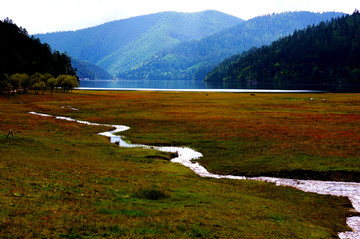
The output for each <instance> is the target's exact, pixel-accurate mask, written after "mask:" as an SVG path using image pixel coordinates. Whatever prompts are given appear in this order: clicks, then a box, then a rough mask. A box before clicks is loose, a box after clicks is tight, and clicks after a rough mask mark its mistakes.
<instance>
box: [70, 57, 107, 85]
mask: <svg viewBox="0 0 360 239" xmlns="http://www.w3.org/2000/svg"><path fill="white" fill-rule="evenodd" d="M71 63H72V65H73V67H74V68H75V69H76V74H77V76H78V77H79V78H89V79H95V80H97V79H112V78H114V77H113V76H112V75H110V74H109V73H108V72H107V71H105V70H104V69H103V68H101V67H99V66H97V65H95V64H93V63H90V62H87V61H81V60H78V59H75V58H71Z"/></svg>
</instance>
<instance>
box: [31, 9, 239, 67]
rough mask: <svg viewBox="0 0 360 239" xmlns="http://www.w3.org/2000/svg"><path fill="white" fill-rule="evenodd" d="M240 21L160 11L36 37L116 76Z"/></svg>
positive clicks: (208, 13) (210, 13) (216, 14)
mask: <svg viewBox="0 0 360 239" xmlns="http://www.w3.org/2000/svg"><path fill="white" fill-rule="evenodd" d="M240 22H242V20H241V19H239V18H236V17H233V16H230V15H227V14H224V13H221V12H217V11H204V12H198V13H179V12H162V13H157V14H151V15H145V16H139V17H133V18H129V19H124V20H118V21H113V22H109V23H105V24H102V25H99V26H96V27H91V28H87V29H82V30H78V31H68V32H55V33H47V34H39V35H36V37H38V38H40V39H41V41H42V42H46V43H48V44H50V45H51V47H52V48H54V49H57V50H60V51H66V52H67V53H68V54H69V55H71V56H72V57H74V58H77V59H80V60H85V61H88V62H91V63H94V64H96V65H98V66H100V67H102V68H104V69H105V70H106V71H108V72H109V73H111V74H116V73H120V72H124V71H127V70H130V69H132V68H134V67H137V66H139V65H141V64H142V63H143V62H146V61H147V60H149V59H150V58H151V57H152V56H153V55H154V54H157V53H158V52H160V51H162V50H164V49H167V48H170V47H173V46H175V45H176V44H178V43H181V42H184V41H189V40H196V39H201V38H203V37H205V36H209V35H211V34H213V33H215V32H218V31H220V30H223V29H225V28H229V27H232V26H234V25H236V24H238V23H240Z"/></svg>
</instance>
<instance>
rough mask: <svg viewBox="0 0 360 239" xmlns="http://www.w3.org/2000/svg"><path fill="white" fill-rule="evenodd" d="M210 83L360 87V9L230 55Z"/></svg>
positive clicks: (244, 85) (323, 87)
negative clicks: (349, 14) (232, 55)
mask: <svg viewBox="0 0 360 239" xmlns="http://www.w3.org/2000/svg"><path fill="white" fill-rule="evenodd" d="M206 81H208V82H215V81H223V82H226V83H236V84H238V85H239V87H241V88H247V87H259V86H260V87H261V86H262V85H266V86H267V88H269V87H270V88H277V87H280V88H291V87H292V88H297V87H298V86H297V85H305V88H307V89H326V90H335V91H336V90H340V91H343V90H349V89H350V90H352V91H358V90H360V13H359V11H355V12H354V13H353V15H351V16H343V17H340V18H337V19H333V20H331V21H327V22H321V23H320V24H319V25H317V26H309V27H307V28H306V29H304V30H301V31H295V32H294V34H293V35H292V36H288V37H284V38H281V39H279V40H278V41H275V42H274V43H272V44H271V45H270V46H266V47H265V46H264V47H261V48H257V49H252V50H250V51H248V52H246V53H244V54H242V55H238V56H234V57H232V58H231V59H227V60H226V61H224V62H223V63H222V64H220V65H219V66H218V67H217V68H215V69H214V70H213V71H212V72H210V73H209V74H208V75H207V77H206Z"/></svg>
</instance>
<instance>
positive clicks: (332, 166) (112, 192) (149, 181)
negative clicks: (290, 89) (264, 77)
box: [0, 92, 359, 238]
mask: <svg viewBox="0 0 360 239" xmlns="http://www.w3.org/2000/svg"><path fill="white" fill-rule="evenodd" d="M313 97H314V96H313ZM318 97H319V98H320V97H323V95H321V96H318ZM330 97H331V98H330ZM284 98H286V99H284ZM307 98H308V97H307V95H281V94H279V95H277V94H275V95H271V94H269V95H258V94H257V95H256V97H250V96H248V95H247V94H208V95H206V94H204V93H159V92H96V93H94V92H75V93H73V94H57V93H55V94H54V95H53V96H50V95H45V96H34V95H17V96H15V97H14V98H11V99H7V98H5V97H1V98H0V130H1V131H0V132H1V134H0V155H1V160H0V178H1V185H0V198H1V199H2V200H1V201H0V208H1V210H0V237H2V238H14V237H15V238H16V237H17V238H19V237H28V238H39V237H45V238H74V237H90V238H100V237H114V238H116V237H124V238H145V237H148V238H189V237H190V238H191V237H203V238H330V237H336V235H337V233H338V232H339V231H345V230H347V229H348V228H347V226H346V224H345V218H346V216H347V215H349V214H350V212H349V209H350V206H351V205H350V204H349V201H348V200H347V199H345V198H338V197H330V196H325V195H317V194H312V193H304V192H300V191H298V190H295V189H293V188H288V187H277V186H275V185H272V184H268V183H264V182H252V181H234V180H225V179H221V180H217V179H208V178H201V177H199V176H197V175H195V174H194V173H193V172H192V171H190V170H189V169H187V168H185V167H183V166H182V165H179V164H174V163H171V162H170V161H169V159H170V158H171V155H170V154H166V153H161V152H158V151H154V150H145V149H129V148H120V147H118V146H116V145H113V144H110V143H109V142H108V139H107V138H105V137H102V136H99V135H97V133H98V132H103V131H106V130H108V128H107V127H102V126H101V127H100V126H99V127H93V126H86V125H80V124H77V123H73V122H67V121H61V120H56V119H54V118H47V117H40V116H34V115H30V114H28V113H27V112H28V111H37V112H42V113H48V114H52V115H66V116H71V117H73V118H76V119H82V120H88V121H91V122H99V123H110V124H125V125H128V126H130V127H131V130H129V131H128V132H125V134H126V136H127V137H128V139H130V140H131V141H133V142H136V143H148V144H152V145H157V144H164V145H177V146H181V145H184V146H191V147H192V148H195V149H197V150H199V151H200V152H202V153H203V154H204V158H203V159H201V160H200V161H201V163H202V164H204V165H206V167H207V168H208V169H209V170H210V171H213V172H223V173H231V172H234V171H236V170H237V172H238V173H242V172H251V173H254V174H256V173H263V172H265V173H274V172H282V170H284V168H285V169H302V170H308V169H310V170H311V172H312V173H314V172H315V173H316V172H321V170H324V171H329V170H335V171H339V170H342V171H344V172H345V173H344V175H347V176H349V175H352V174H353V172H356V171H358V162H357V161H356V160H355V159H356V157H357V156H358V153H357V151H356V149H358V147H359V146H358V144H359V143H358V141H356V140H355V139H356V137H358V135H359V134H358V131H359V129H358V124H359V123H358V122H359V121H357V119H358V113H359V111H358V107H359V106H358V104H357V102H358V99H359V96H358V95H356V94H355V95H329V96H326V98H330V99H329V103H328V104H326V105H325V106H324V105H323V104H321V103H319V102H315V103H314V104H312V105H310V102H308V101H307ZM294 102H295V103H294ZM63 105H71V106H73V107H76V108H78V109H80V110H79V111H71V110H70V109H67V108H61V106H63ZM305 115H306V116H307V117H308V116H311V117H310V118H307V119H306V120H305V118H304V117H305ZM285 119H287V120H285ZM328 124H330V126H331V127H330V126H328ZM279 127H280V128H281V130H280V131H274V130H275V129H278V128H279ZM303 128H304V129H303ZM9 129H12V130H13V132H14V136H15V137H14V139H6V134H7V133H8V130H9ZM309 129H313V130H315V132H325V133H326V134H327V136H334V137H333V138H331V139H326V138H325V139H323V138H322V141H321V142H322V144H316V147H314V146H311V144H314V143H316V140H319V137H320V138H321V134H319V136H318V138H316V140H312V139H310V138H309V137H308V136H310V135H312V136H314V135H316V134H314V132H313V131H309ZM299 132H302V133H299ZM340 133H342V134H340ZM307 140H310V142H307ZM341 140H345V142H342V141H341ZM284 144H285V145H284ZM345 146H346V147H345ZM343 147H345V149H343ZM324 149H332V151H331V152H330V153H323V152H324V151H323V150H324ZM349 149H351V150H349Z"/></svg>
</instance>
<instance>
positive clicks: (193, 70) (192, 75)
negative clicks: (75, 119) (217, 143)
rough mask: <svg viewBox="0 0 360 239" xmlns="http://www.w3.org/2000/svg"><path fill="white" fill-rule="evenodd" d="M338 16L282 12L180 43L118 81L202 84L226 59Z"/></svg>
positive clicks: (336, 14)
mask: <svg viewBox="0 0 360 239" xmlns="http://www.w3.org/2000/svg"><path fill="white" fill-rule="evenodd" d="M341 15H343V13H334V12H331V13H323V14H320V13H311V12H286V13H281V14H272V15H266V16H261V17H256V18H253V19H250V20H248V21H244V22H242V23H240V24H238V25H237V26H234V27H232V28H229V29H225V30H223V31H220V32H218V33H215V34H213V35H211V36H209V37H205V38H203V39H200V40H195V41H190V42H183V43H180V44H178V45H176V46H175V47H173V48H171V49H167V50H165V51H163V52H160V53H159V54H157V55H155V56H153V58H152V59H151V60H150V61H148V62H146V63H145V64H143V65H141V66H139V67H137V68H136V69H132V70H131V71H127V72H124V73H122V74H120V75H119V77H120V78H128V79H176V80H179V79H188V80H190V79H193V80H204V78H205V75H206V73H207V72H209V71H210V70H211V69H212V68H213V67H214V66H215V65H216V64H218V63H220V62H221V61H222V60H224V59H225V58H227V57H230V56H232V55H234V54H239V53H241V52H243V51H246V50H248V49H250V48H251V47H259V46H262V45H268V44H270V43H271V42H273V41H275V40H277V39H278V38H280V37H284V36H288V35H289V34H291V33H293V32H294V30H296V29H303V28H305V27H306V26H308V25H313V24H318V23H320V22H321V21H326V20H330V19H331V18H334V17H338V16H341Z"/></svg>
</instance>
